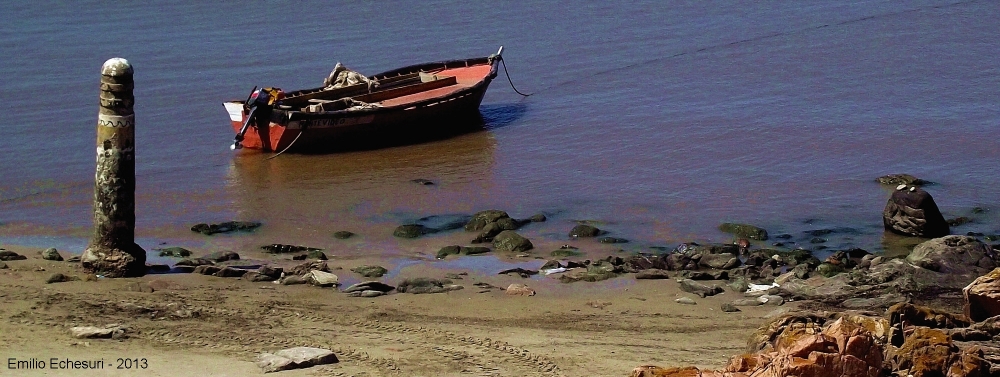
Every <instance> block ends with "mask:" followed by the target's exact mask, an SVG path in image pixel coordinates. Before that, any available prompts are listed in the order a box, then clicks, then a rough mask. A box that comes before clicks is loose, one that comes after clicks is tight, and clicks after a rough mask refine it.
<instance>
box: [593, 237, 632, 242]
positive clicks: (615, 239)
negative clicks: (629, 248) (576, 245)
mask: <svg viewBox="0 0 1000 377" xmlns="http://www.w3.org/2000/svg"><path fill="white" fill-rule="evenodd" d="M597 242H600V243H628V240H627V239H624V238H618V237H601V238H598V239H597Z"/></svg>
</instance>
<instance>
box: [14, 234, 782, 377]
mask: <svg viewBox="0 0 1000 377" xmlns="http://www.w3.org/2000/svg"><path fill="white" fill-rule="evenodd" d="M5 248H7V249H8V250H12V251H15V252H17V253H19V254H22V255H25V256H28V259H27V260H22V261H11V262H6V264H7V266H8V267H9V268H8V269H2V270H0V286H2V287H3V288H2V289H0V292H3V293H0V300H2V301H0V302H2V303H3V305H0V316H2V317H3V319H4V320H3V321H2V322H0V326H2V328H0V333H3V334H4V336H3V337H0V350H2V354H3V356H4V359H5V360H7V361H8V366H7V367H5V368H0V369H2V370H3V374H4V375H15V376H41V375H60V376H62V375H73V376H87V375H115V376H133V375H135V376H139V375H141V376H174V375H195V374H199V375H213V376H246V375H261V374H262V373H263V372H262V371H261V370H260V369H259V368H257V367H256V366H255V365H254V360H255V358H256V357H257V355H258V354H259V353H261V352H268V351H276V350H279V349H283V348H289V347H296V346H316V347H322V348H327V349H330V350H333V351H334V352H335V353H336V354H337V356H338V358H339V359H340V362H339V363H337V364H332V365H327V366H320V367H313V368H309V369H304V370H297V371H285V372H279V375H285V376H313V375H332V376H383V375H413V376H469V375H477V376H561V375H565V376H571V375H593V376H620V375H626V374H628V373H629V371H631V369H632V368H634V367H635V366H638V365H642V364H657V365H678V366H679V365H696V366H700V367H718V366H720V365H721V364H723V363H724V362H725V361H726V360H727V359H728V358H729V357H730V356H732V355H735V354H738V353H741V352H743V350H744V348H745V347H746V341H747V337H748V335H749V334H750V333H752V332H753V331H754V330H755V329H756V328H757V327H758V326H759V325H761V324H762V323H764V322H765V321H766V319H767V318H768V317H771V316H775V315H777V313H783V312H786V311H788V310H790V309H793V308H795V307H796V304H797V303H786V304H784V305H783V306H780V307H774V306H759V307H747V308H743V310H742V311H741V312H737V313H723V312H722V311H721V310H720V305H721V304H722V303H723V302H727V301H731V300H732V299H734V298H735V297H734V296H736V295H737V294H736V293H734V292H732V291H726V292H725V293H723V294H720V295H716V296H713V297H708V298H698V297H697V296H695V295H692V294H690V293H685V292H681V291H680V290H679V288H678V284H677V283H676V282H675V281H673V280H647V281H641V280H635V279H633V278H632V277H631V276H628V275H626V276H622V277H619V278H616V279H611V280H606V281H602V282H596V283H586V282H577V283H570V284H564V283H560V282H559V281H558V280H556V279H553V278H548V277H546V278H542V279H530V280H525V279H522V278H520V277H518V276H507V275H499V276H477V275H476V274H469V275H461V276H462V279H461V280H455V283H457V284H459V285H462V286H464V289H461V290H457V291H451V292H448V293H438V294H419V295H418V294H403V293H394V294H391V295H387V296H383V297H376V298H358V297H348V296H347V295H346V294H344V293H341V292H339V291H338V290H336V289H334V288H319V287H313V286H308V285H297V286H283V285H277V284H273V283H270V282H259V283H252V282H249V281H244V280H241V279H236V278H220V277H213V276H204V275H198V274H161V275H147V276H145V277H142V278H132V279H91V278H86V279H83V278H84V277H85V274H84V273H83V271H82V270H81V269H80V268H79V265H78V264H77V263H68V262H55V261H48V260H42V259H41V258H40V256H39V253H38V252H39V251H40V250H38V249H32V248H17V247H12V246H8V245H5ZM470 258H474V257H470ZM370 262H377V260H361V259H358V258H350V259H337V258H333V259H332V260H330V261H328V264H329V266H330V268H331V269H332V270H333V272H334V273H336V274H338V275H341V276H345V277H347V276H349V275H352V274H354V273H353V272H350V271H349V268H351V267H352V266H356V265H360V264H362V263H370ZM338 267H339V268H343V269H338ZM462 272H464V271H460V270H453V271H445V270H438V269H428V268H425V267H421V266H419V265H417V266H413V267H410V268H407V269H405V270H404V272H403V273H401V276H400V277H399V278H401V277H402V276H411V275H412V276H427V277H438V278H440V277H444V275H445V274H447V273H462ZM54 273H63V274H65V275H68V276H71V277H76V278H81V280H75V281H69V282H62V283H54V284H46V282H45V281H46V279H47V278H48V277H49V276H51V275H52V274H54ZM389 283H394V282H392V281H389ZM475 283H487V284H489V285H490V286H492V287H496V288H489V287H486V286H485V285H483V284H480V286H476V285H474V284H475ZM511 283H527V284H528V285H529V286H530V287H531V288H533V289H535V290H536V292H537V294H536V295H535V296H531V297H521V296H509V295H506V294H505V293H504V290H503V289H502V288H501V287H507V286H508V285H509V284H511ZM482 287H486V288H482ZM150 288H152V289H150ZM679 297H691V298H693V299H694V300H695V301H696V303H697V304H696V305H685V304H680V303H677V302H675V301H674V300H675V299H677V298H679ZM112 323H117V324H121V325H124V326H126V327H127V329H128V330H127V332H126V336H125V338H124V339H120V340H111V339H91V340H81V339H75V338H73V337H72V336H71V335H70V331H69V329H70V328H71V327H73V326H103V325H107V324H112ZM32 358H34V359H36V360H42V361H45V362H46V363H49V364H51V363H50V360H51V359H53V358H55V359H57V360H65V359H69V360H101V361H103V369H101V370H99V371H95V370H83V369H77V370H67V369H51V368H52V366H51V365H46V368H45V369H41V368H37V369H17V368H16V365H17V364H16V361H19V360H20V361H24V360H29V361H30V360H31V359H32ZM12 359H15V360H14V364H10V363H11V360H12ZM118 359H133V361H134V359H139V361H140V362H141V363H143V364H142V365H145V366H146V368H145V369H142V368H140V369H134V368H135V366H133V369H118V367H119V366H120V364H122V361H121V360H118ZM57 365H58V364H57ZM11 366H14V367H15V368H14V369H10V367H11Z"/></svg>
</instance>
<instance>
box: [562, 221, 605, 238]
mask: <svg viewBox="0 0 1000 377" xmlns="http://www.w3.org/2000/svg"><path fill="white" fill-rule="evenodd" d="M601 233H602V231H601V230H600V229H598V228H597V227H595V226H591V225H587V224H580V225H577V226H574V227H573V229H570V231H569V236H570V237H572V238H579V237H597V236H598V235H600V234H601Z"/></svg>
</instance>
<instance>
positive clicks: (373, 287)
mask: <svg viewBox="0 0 1000 377" xmlns="http://www.w3.org/2000/svg"><path fill="white" fill-rule="evenodd" d="M393 289H396V287H393V286H391V285H388V284H385V283H382V282H379V281H363V282H360V283H357V284H354V285H352V286H350V287H347V289H344V293H352V292H364V291H379V292H389V291H392V290H393Z"/></svg>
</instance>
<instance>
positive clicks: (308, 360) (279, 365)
mask: <svg viewBox="0 0 1000 377" xmlns="http://www.w3.org/2000/svg"><path fill="white" fill-rule="evenodd" d="M337 362H340V360H338V359H337V355H335V354H334V353H333V351H330V350H328V349H322V348H314V347H295V348H288V349H283V350H281V351H278V352H275V353H266V352H265V353H262V354H260V355H258V356H257V366H258V367H260V368H261V369H262V370H263V371H264V373H272V372H280V371H283V370H291V369H299V368H308V367H311V366H316V365H325V364H333V363H337Z"/></svg>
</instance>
